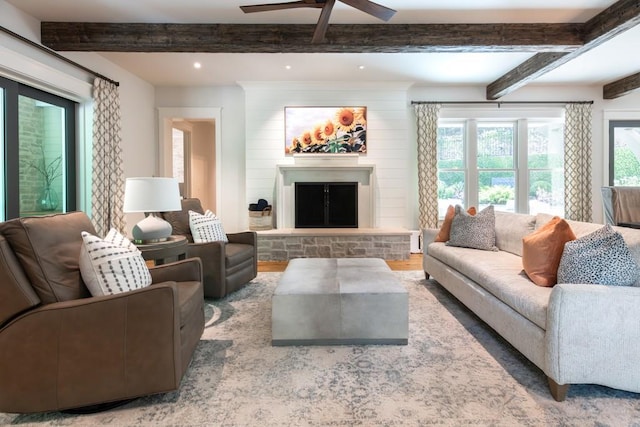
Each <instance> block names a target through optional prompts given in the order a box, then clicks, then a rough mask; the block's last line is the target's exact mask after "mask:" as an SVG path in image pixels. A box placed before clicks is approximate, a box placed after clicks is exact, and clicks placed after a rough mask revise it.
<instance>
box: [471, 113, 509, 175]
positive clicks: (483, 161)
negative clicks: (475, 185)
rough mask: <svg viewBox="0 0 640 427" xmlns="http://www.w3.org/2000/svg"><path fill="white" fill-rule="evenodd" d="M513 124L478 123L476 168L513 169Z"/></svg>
mask: <svg viewBox="0 0 640 427" xmlns="http://www.w3.org/2000/svg"><path fill="white" fill-rule="evenodd" d="M514 132H515V129H514V124H513V123H506V124H500V123H497V124H492V123H481V124H478V169H513V165H514V157H515V156H514V147H515V138H514Z"/></svg>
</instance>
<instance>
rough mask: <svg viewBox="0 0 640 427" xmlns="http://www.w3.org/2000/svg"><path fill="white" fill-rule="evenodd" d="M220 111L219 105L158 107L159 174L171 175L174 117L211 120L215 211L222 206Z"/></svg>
mask: <svg viewBox="0 0 640 427" xmlns="http://www.w3.org/2000/svg"><path fill="white" fill-rule="evenodd" d="M221 112H222V108H220V107H202V108H200V107H174V108H158V136H159V138H158V139H159V147H158V148H159V150H158V171H159V173H160V175H161V176H173V163H172V159H173V156H172V141H173V137H172V128H173V120H174V119H184V120H192V119H193V120H198V119H200V120H213V122H214V138H215V141H213V144H211V147H212V150H213V155H214V158H215V164H216V170H215V182H216V188H215V201H216V206H215V210H216V212H217V211H219V210H220V208H221V206H222V186H221V185H220V184H221V182H222V132H221V123H222V121H221Z"/></svg>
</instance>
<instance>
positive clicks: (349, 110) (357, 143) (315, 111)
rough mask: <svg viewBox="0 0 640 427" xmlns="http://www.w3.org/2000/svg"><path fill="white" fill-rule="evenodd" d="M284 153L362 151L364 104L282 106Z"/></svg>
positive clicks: (365, 138) (364, 151)
mask: <svg viewBox="0 0 640 427" xmlns="http://www.w3.org/2000/svg"><path fill="white" fill-rule="evenodd" d="M284 115H285V145H284V150H285V153H286V154H294V153H366V152H367V107H285V109H284Z"/></svg>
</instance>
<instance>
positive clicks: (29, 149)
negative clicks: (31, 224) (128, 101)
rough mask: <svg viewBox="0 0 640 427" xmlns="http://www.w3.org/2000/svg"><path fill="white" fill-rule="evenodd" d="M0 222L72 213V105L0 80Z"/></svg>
mask: <svg viewBox="0 0 640 427" xmlns="http://www.w3.org/2000/svg"><path fill="white" fill-rule="evenodd" d="M0 94H1V95H2V100H3V101H4V102H2V104H3V105H2V109H1V110H0V113H1V114H0V118H1V119H2V120H0V129H2V140H1V142H2V147H3V150H2V152H3V158H2V164H3V165H4V168H3V170H4V174H2V177H1V178H0V179H1V180H2V186H1V188H2V197H1V198H0V199H1V200H0V203H1V204H2V212H1V215H2V218H1V219H2V220H5V219H10V218H16V217H20V216H32V215H46V214H50V213H56V212H68V211H71V210H75V209H76V176H75V128H76V124H75V123H76V122H75V117H76V104H75V103H74V102H72V101H69V100H67V99H64V98H61V97H58V96H56V95H53V94H50V93H46V92H43V91H41V90H38V89H35V88H32V87H29V86H26V85H23V84H20V83H17V82H14V81H11V80H7V79H3V78H0Z"/></svg>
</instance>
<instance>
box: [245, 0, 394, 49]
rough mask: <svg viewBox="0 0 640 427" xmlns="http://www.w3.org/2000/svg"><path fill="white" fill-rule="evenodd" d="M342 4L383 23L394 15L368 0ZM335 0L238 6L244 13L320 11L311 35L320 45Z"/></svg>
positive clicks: (314, 41) (346, 1)
mask: <svg viewBox="0 0 640 427" xmlns="http://www.w3.org/2000/svg"><path fill="white" fill-rule="evenodd" d="M340 1H341V2H342V3H345V4H348V5H349V6H351V7H354V8H356V9H358V10H361V11H362V12H365V13H368V14H369V15H372V16H375V17H376V18H378V19H382V20H383V21H385V22H386V21H388V20H389V19H391V17H392V16H393V15H394V14H395V13H396V11H395V10H393V9H389V8H388V7H385V6H382V5H379V4H378V3H374V2H372V1H370V0H340ZM335 3H336V0H299V1H292V2H286V3H271V4H256V5H250V6H240V9H242V11H243V12H244V13H252V12H266V11H269V10H283V9H294V8H299V7H314V8H318V9H322V11H321V12H320V18H319V19H318V23H317V24H316V30H315V32H314V33H313V39H312V40H311V42H312V43H321V42H323V41H324V36H325V34H326V32H327V28H328V27H329V15H331V10H332V9H333V5H334V4H335Z"/></svg>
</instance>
